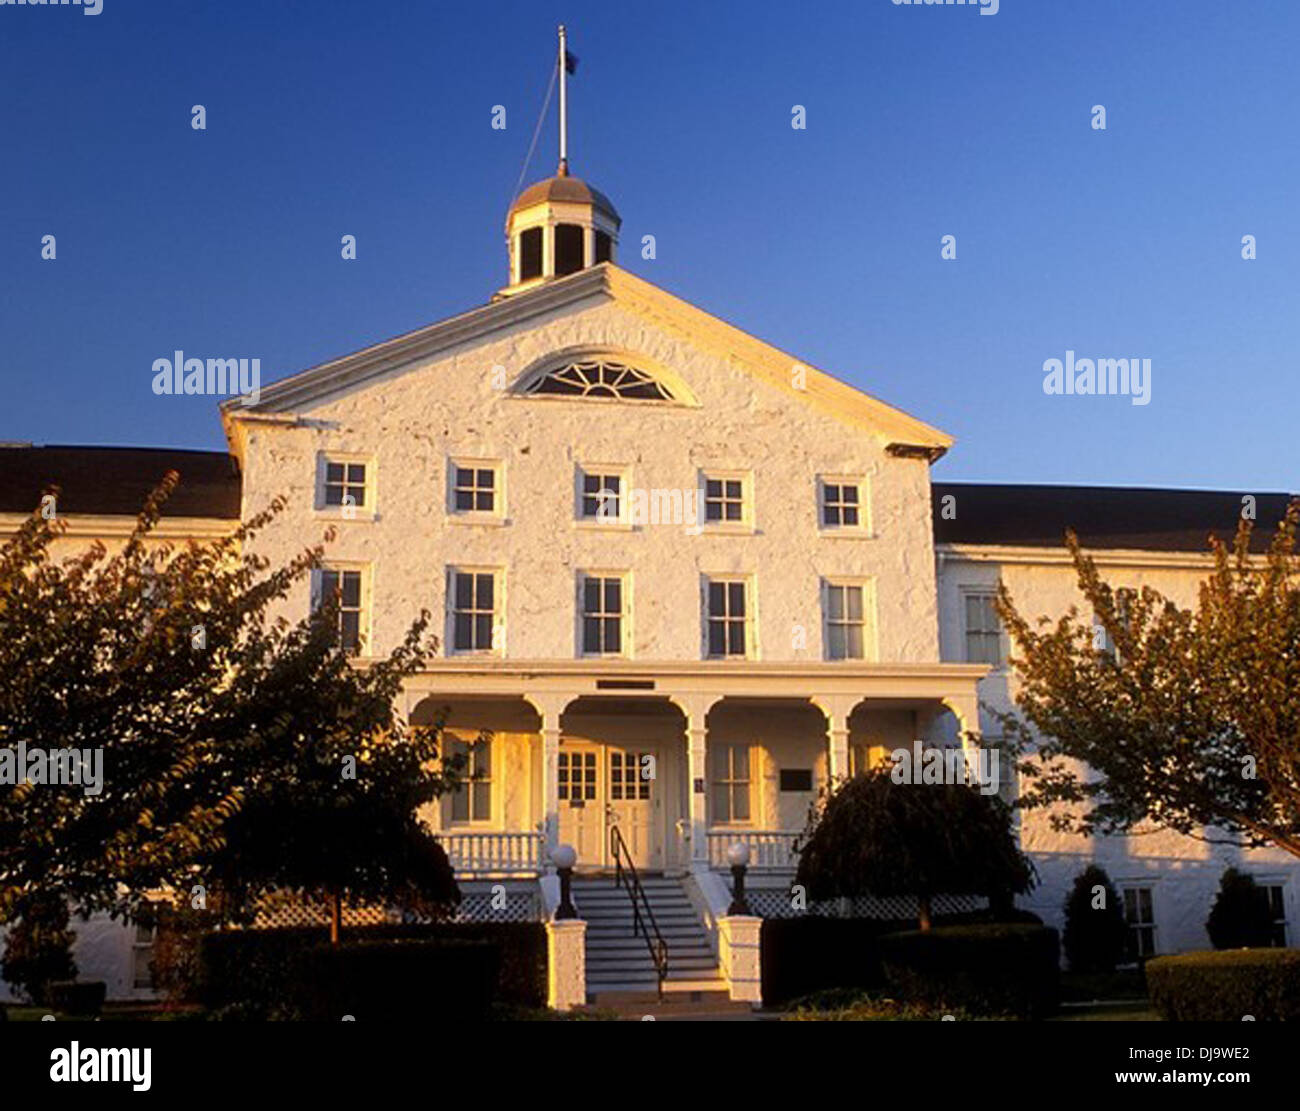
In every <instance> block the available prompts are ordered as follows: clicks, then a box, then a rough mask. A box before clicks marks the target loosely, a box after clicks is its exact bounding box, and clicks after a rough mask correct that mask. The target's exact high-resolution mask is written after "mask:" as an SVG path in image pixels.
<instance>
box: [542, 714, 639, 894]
mask: <svg viewBox="0 0 1300 1111" xmlns="http://www.w3.org/2000/svg"><path fill="white" fill-rule="evenodd" d="M657 762H658V757H657V755H656V753H655V752H653V751H652V750H651V749H649V748H644V749H643V748H637V747H631V746H623V745H610V744H596V743H593V742H589V741H573V740H567V739H565V740H561V742H560V753H559V796H560V840H561V841H562V842H567V843H568V844H570V845H572V846H573V847H574V849H575V850H577V853H578V870H579V871H600V870H604V869H608V868H613V867H614V858H613V856H612V855H611V853H610V848H609V837H610V834H609V831H610V827H611V826H615V825H617V826H618V830H619V833H621V834H622V835H623V841H624V843H625V844H626V845H627V848H628V854H629V855H630V856H631V858H632V863H633V864H634V865H635V866H636V867H637V869H638V870H646V871H655V870H659V869H661V868H663V838H662V833H661V827H662V825H663V821H662V818H663V809H662V806H663V804H662V799H661V797H660V796H661V792H660V790H659V777H658V774H657V768H656V765H657Z"/></svg>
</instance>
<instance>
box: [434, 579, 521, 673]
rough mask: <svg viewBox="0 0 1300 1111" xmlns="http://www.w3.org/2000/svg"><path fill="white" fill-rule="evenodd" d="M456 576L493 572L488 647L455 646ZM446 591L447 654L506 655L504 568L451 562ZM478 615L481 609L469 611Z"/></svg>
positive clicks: (500, 656) (499, 656) (501, 656)
mask: <svg viewBox="0 0 1300 1111" xmlns="http://www.w3.org/2000/svg"><path fill="white" fill-rule="evenodd" d="M457 575H491V576H492V577H493V579H492V611H491V613H492V626H491V627H492V635H491V638H490V642H489V643H490V646H489V647H487V648H457V647H456V614H457V612H458V611H457V609H456V576H457ZM446 592H447V607H446V608H447V622H446V630H447V639H446V644H447V655H448V656H494V657H498V658H503V657H504V656H505V654H506V620H505V614H506V573H505V569H504V568H501V567H487V566H481V565H477V564H450V565H448V567H447V574H446ZM468 612H470V613H474V614H477V613H479V612H481V611H479V610H470V611H468Z"/></svg>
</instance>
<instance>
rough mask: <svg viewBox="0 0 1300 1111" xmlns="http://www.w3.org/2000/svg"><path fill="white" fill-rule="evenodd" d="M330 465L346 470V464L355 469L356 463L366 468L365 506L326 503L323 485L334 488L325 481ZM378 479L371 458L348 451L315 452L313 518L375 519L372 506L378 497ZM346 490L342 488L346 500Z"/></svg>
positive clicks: (373, 458)
mask: <svg viewBox="0 0 1300 1111" xmlns="http://www.w3.org/2000/svg"><path fill="white" fill-rule="evenodd" d="M331 463H333V464H339V465H342V466H343V467H345V468H346V467H347V466H349V465H351V466H356V465H358V464H360V465H361V466H363V467H365V469H366V481H365V483H364V485H363V486H362V489H363V490H364V491H365V499H364V500H365V503H366V504H365V505H349V504H346V503H345V504H343V505H326V504H325V497H326V486H327V485H334V483H327V481H326V478H327V476H328V474H329V465H330V464H331ZM345 474H346V471H345ZM378 477H379V468H378V466H377V465H376V463H375V457H374V456H373V455H368V454H365V453H360V452H351V451H318V452H317V453H316V491H315V496H314V498H313V508H314V511H315V513H316V515H317V516H318V517H328V518H330V519H331V520H340V521H373V520H375V503H376V500H377V498H378V496H379V494H378V492H379V483H378ZM346 490H347V487H346V486H345V493H344V496H345V497H346V496H347V493H346Z"/></svg>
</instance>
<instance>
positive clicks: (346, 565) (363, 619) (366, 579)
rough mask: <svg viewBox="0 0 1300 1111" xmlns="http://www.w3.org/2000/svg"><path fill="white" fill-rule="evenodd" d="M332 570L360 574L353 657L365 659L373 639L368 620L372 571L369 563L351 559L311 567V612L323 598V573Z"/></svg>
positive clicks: (369, 618)
mask: <svg viewBox="0 0 1300 1111" xmlns="http://www.w3.org/2000/svg"><path fill="white" fill-rule="evenodd" d="M326 572H333V573H336V574H339V575H342V574H345V573H347V572H356V573H357V574H358V575H359V576H360V580H359V585H360V587H361V606H360V609H359V614H360V616H359V617H358V619H357V641H358V644H357V651H356V652H355V653H354V655H353V658H354V659H365V658H367V657H370V656H372V655H373V654H374V653H373V652H372V651H371V648H372V645H373V641H372V640H371V636H370V634H371V629H370V621H371V614H372V613H373V612H374V607H373V606H372V604H371V600H372V598H373V583H372V572H371V567H370V564H369V563H361V562H357V561H353V560H329V561H327V562H325V563H323V564H321V566H319V567H316V568H313V569H312V574H311V610H312V612H313V613H315V612H316V610H317V609H319V608H320V606H321V604H322V603H323V602H324V600H325V573H326Z"/></svg>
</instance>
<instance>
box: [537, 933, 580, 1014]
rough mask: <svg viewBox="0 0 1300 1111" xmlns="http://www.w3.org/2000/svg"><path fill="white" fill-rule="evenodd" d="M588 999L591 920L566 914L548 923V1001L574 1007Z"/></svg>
mask: <svg viewBox="0 0 1300 1111" xmlns="http://www.w3.org/2000/svg"><path fill="white" fill-rule="evenodd" d="M586 1002H587V923H586V922H584V921H583V920H582V919H581V918H566V919H562V920H560V921H551V922H547V923H546V1005H547V1006H548V1007H551V1008H553V1009H554V1010H557V1011H571V1010H573V1008H574V1007H581V1006H583V1005H585V1004H586Z"/></svg>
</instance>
